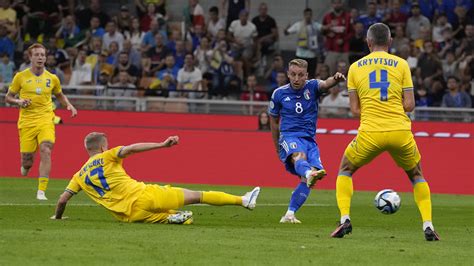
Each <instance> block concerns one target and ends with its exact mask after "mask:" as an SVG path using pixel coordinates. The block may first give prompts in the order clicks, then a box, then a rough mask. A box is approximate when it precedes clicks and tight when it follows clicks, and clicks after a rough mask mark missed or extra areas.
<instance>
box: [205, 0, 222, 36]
mask: <svg viewBox="0 0 474 266" xmlns="http://www.w3.org/2000/svg"><path fill="white" fill-rule="evenodd" d="M220 29H224V30H225V19H224V18H222V17H220V16H219V8H217V6H212V7H211V8H209V20H208V22H207V27H206V30H207V34H208V35H209V38H211V40H212V39H214V38H215V37H216V35H217V32H218V31H219V30H220Z"/></svg>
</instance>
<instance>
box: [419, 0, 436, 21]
mask: <svg viewBox="0 0 474 266" xmlns="http://www.w3.org/2000/svg"><path fill="white" fill-rule="evenodd" d="M441 1H442V0H441ZM437 2H438V1H437V0H421V1H416V4H418V6H419V7H420V12H421V14H422V15H423V16H425V17H426V18H427V19H429V20H430V21H432V20H433V16H434V14H435V10H436V8H437V7H438V3H437ZM413 4H414V3H412V6H413Z"/></svg>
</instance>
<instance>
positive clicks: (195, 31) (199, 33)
mask: <svg viewBox="0 0 474 266" xmlns="http://www.w3.org/2000/svg"><path fill="white" fill-rule="evenodd" d="M204 36H205V33H204V27H203V26H202V25H196V26H192V27H191V28H189V30H188V32H187V33H186V36H185V38H184V40H185V46H186V51H187V52H189V53H192V52H194V50H196V48H197V47H198V46H199V44H200V43H201V38H202V37H204Z"/></svg>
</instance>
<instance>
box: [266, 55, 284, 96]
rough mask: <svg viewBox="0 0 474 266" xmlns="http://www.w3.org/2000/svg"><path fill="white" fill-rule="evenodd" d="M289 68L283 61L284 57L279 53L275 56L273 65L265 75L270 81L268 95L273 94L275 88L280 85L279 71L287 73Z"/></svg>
mask: <svg viewBox="0 0 474 266" xmlns="http://www.w3.org/2000/svg"><path fill="white" fill-rule="evenodd" d="M286 71H287V68H286V66H285V62H284V61H283V57H282V56H281V55H279V54H277V55H275V56H273V62H272V65H271V67H270V68H269V69H268V70H267V72H266V73H265V75H264V78H265V79H266V80H268V81H269V82H270V87H269V89H268V90H267V93H268V95H270V96H271V93H272V92H273V90H274V89H276V88H277V87H278V84H277V83H278V81H277V75H278V73H279V72H284V73H286Z"/></svg>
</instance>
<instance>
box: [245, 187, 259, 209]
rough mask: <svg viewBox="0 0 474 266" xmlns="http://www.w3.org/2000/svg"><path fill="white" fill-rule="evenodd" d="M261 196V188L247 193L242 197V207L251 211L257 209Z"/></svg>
mask: <svg viewBox="0 0 474 266" xmlns="http://www.w3.org/2000/svg"><path fill="white" fill-rule="evenodd" d="M259 194H260V187H255V188H254V189H252V191H250V192H247V193H245V195H243V196H242V205H243V206H244V207H245V208H247V209H249V210H253V209H255V206H256V205H257V198H258V195H259Z"/></svg>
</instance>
